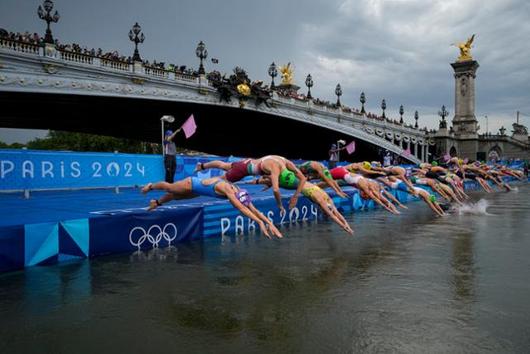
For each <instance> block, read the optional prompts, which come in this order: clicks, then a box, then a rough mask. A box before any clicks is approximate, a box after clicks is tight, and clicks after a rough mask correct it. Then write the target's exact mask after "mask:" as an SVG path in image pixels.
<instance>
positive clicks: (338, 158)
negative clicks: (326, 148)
mask: <svg viewBox="0 0 530 354" xmlns="http://www.w3.org/2000/svg"><path fill="white" fill-rule="evenodd" d="M337 160H338V161H337V162H340V142H339V141H338V140H337Z"/></svg>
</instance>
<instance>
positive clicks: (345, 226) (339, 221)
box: [311, 196, 353, 235]
mask: <svg viewBox="0 0 530 354" xmlns="http://www.w3.org/2000/svg"><path fill="white" fill-rule="evenodd" d="M311 199H312V201H313V202H314V203H316V204H318V206H319V207H320V209H322V211H323V212H324V214H326V215H327V216H328V217H330V218H331V219H332V220H333V221H334V222H335V223H337V225H339V226H340V227H341V228H342V229H343V230H344V231H346V232H347V233H349V234H350V235H353V230H352V228H351V227H350V225H349V224H348V222H347V221H346V219H344V217H343V216H342V215H341V214H340V213H339V212H338V210H337V209H336V208H335V205H333V204H332V203H333V202H331V203H330V204H329V206H328V203H327V202H326V201H325V200H324V198H322V197H316V196H314V197H313V198H311ZM334 210H335V211H336V212H337V214H339V215H340V217H339V216H338V215H337V214H335V213H334Z"/></svg>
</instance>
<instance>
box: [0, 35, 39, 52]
mask: <svg viewBox="0 0 530 354" xmlns="http://www.w3.org/2000/svg"><path fill="white" fill-rule="evenodd" d="M0 48H5V49H10V50H14V51H17V52H22V53H30V54H37V55H38V54H40V48H41V47H40V46H38V45H36V44H31V43H25V42H19V41H13V40H11V39H6V38H0Z"/></svg>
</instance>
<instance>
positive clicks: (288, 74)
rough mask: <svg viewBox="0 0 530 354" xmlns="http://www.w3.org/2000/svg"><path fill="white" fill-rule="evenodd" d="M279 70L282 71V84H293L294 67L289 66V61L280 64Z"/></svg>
mask: <svg viewBox="0 0 530 354" xmlns="http://www.w3.org/2000/svg"><path fill="white" fill-rule="evenodd" d="M280 72H281V73H282V85H293V84H294V82H293V81H294V68H293V67H291V63H290V62H289V63H287V65H283V66H280Z"/></svg>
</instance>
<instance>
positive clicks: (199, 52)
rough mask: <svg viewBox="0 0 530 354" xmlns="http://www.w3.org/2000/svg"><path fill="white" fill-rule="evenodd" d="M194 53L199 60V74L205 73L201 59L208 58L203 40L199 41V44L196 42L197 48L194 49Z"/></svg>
mask: <svg viewBox="0 0 530 354" xmlns="http://www.w3.org/2000/svg"><path fill="white" fill-rule="evenodd" d="M195 55H196V56H197V58H199V59H200V61H201V64H200V65H199V75H204V74H206V71H205V70H204V65H202V61H203V60H204V59H206V58H208V50H207V49H206V45H205V44H204V42H203V41H200V42H199V44H197V49H195Z"/></svg>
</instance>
